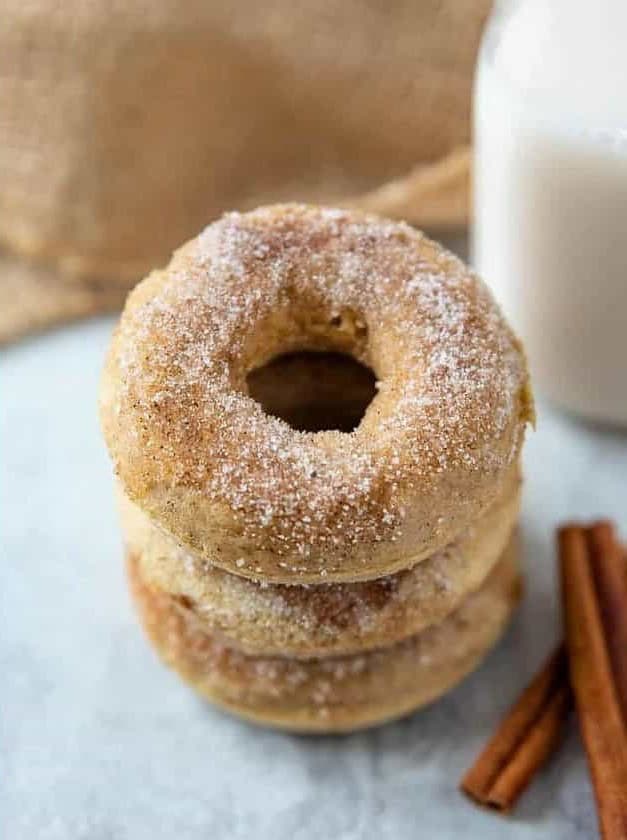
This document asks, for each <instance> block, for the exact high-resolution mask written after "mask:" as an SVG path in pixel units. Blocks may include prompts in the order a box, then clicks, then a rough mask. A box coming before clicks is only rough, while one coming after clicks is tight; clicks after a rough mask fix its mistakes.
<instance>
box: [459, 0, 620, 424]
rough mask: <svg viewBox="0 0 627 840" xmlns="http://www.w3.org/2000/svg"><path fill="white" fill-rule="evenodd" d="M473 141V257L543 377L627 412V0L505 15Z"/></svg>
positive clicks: (541, 381)
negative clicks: (626, 0)
mask: <svg viewBox="0 0 627 840" xmlns="http://www.w3.org/2000/svg"><path fill="white" fill-rule="evenodd" d="M474 145H475V162H474V235H473V261H474V263H475V265H476V268H477V270H478V271H479V273H480V274H481V275H482V276H483V278H484V279H485V280H486V281H487V282H488V283H489V284H490V285H491V286H492V287H493V289H494V291H495V293H496V296H497V298H499V300H500V302H501V304H502V306H503V307H504V309H505V312H506V314H507V315H508V316H509V318H510V319H511V321H512V322H513V324H514V325H515V327H517V329H518V330H519V332H520V334H521V335H522V337H523V339H524V341H525V346H526V348H527V351H528V353H529V357H530V363H531V369H532V376H533V379H534V381H535V384H536V386H537V388H538V390H539V391H541V392H544V393H545V394H546V395H547V396H549V397H550V398H552V399H553V400H555V401H556V402H558V403H560V404H562V405H563V406H565V407H567V408H569V409H570V410H572V411H574V412H577V413H578V414H581V415H583V416H586V417H588V418H591V419H595V420H601V421H604V422H610V423H615V424H621V425H627V2H625V0H604V2H596V3H595V2H583V0H577V2H572V0H571V2H565V0H530V2H522V3H517V4H513V5H510V6H509V7H505V10H504V11H501V13H500V14H496V15H495V16H494V18H493V21H492V23H491V25H490V27H489V28H488V30H487V32H486V35H485V37H484V43H483V46H482V49H481V54H480V58H479V64H478V70H477V76H476V82H475V101H474Z"/></svg>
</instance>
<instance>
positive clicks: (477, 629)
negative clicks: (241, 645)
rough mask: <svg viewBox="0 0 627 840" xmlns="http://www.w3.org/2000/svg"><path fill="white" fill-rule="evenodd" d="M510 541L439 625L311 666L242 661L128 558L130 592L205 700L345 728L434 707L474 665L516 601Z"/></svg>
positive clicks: (304, 726) (257, 716) (162, 650)
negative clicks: (148, 580)
mask: <svg viewBox="0 0 627 840" xmlns="http://www.w3.org/2000/svg"><path fill="white" fill-rule="evenodd" d="M517 554H518V547H517V541H516V539H513V540H512V541H511V542H510V544H509V545H508V547H507V549H506V550H505V552H504V553H503V555H502V557H501V559H500V560H499V562H498V563H497V565H496V567H495V568H494V569H493V571H492V572H491V573H490V575H489V576H488V578H487V579H486V581H485V582H484V584H483V585H482V587H481V588H480V589H478V590H477V591H476V592H474V593H473V594H472V595H470V596H469V597H468V598H466V600H465V601H463V603H462V604H461V605H460V606H459V607H458V608H457V610H455V612H453V613H451V614H450V615H449V616H447V618H445V619H444V620H443V621H442V622H440V623H439V624H436V625H433V626H431V627H429V628H427V629H426V630H424V631H423V632H421V633H419V634H418V635H417V636H413V637H412V638H410V639H407V640H406V641H404V642H400V643H398V644H395V645H392V646H391V647H388V648H383V649H380V650H375V651H371V652H368V653H364V654H353V655H351V656H341V657H329V658H323V659H311V660H304V661H303V660H293V659H287V658H281V657H276V656H272V657H263V656H248V655H246V654H244V653H241V652H239V651H236V650H233V649H232V648H229V647H227V646H225V645H224V644H223V642H222V641H220V640H218V639H216V638H214V637H212V636H211V635H209V634H207V633H206V631H204V630H203V628H202V627H201V626H200V624H199V622H198V619H196V618H195V616H194V614H193V613H191V612H189V611H186V610H185V609H184V608H182V607H181V606H180V604H179V603H178V602H177V601H176V600H175V599H174V598H173V597H172V596H170V595H168V594H167V593H166V592H164V591H162V590H159V589H156V588H154V587H153V586H150V585H148V584H147V583H145V582H144V581H143V580H142V578H141V576H140V573H139V563H138V558H137V556H136V555H128V556H127V568H128V576H129V582H130V588H131V592H132V594H133V597H134V600H135V603H136V605H137V608H138V611H139V615H140V618H141V621H142V624H143V626H144V628H145V630H146V633H147V634H148V637H149V638H150V640H151V641H152V643H153V645H154V646H155V648H156V649H157V651H158V653H159V655H160V657H161V658H162V659H163V661H164V662H165V663H166V664H168V665H170V666H171V667H172V668H174V669H175V670H176V671H177V672H178V673H179V674H180V675H181V676H182V677H183V678H184V679H185V680H186V681H187V682H189V683H190V684H191V685H192V686H193V687H194V688H195V689H196V690H197V691H198V692H200V694H202V695H203V696H204V697H206V698H207V699H209V700H210V701H212V702H213V703H215V704H217V705H218V706H220V707H222V708H223V709H226V710H228V711H229V712H232V713H234V714H236V715H239V716H240V717H243V718H246V719H248V720H250V721H253V722H255V723H260V724H264V725H267V726H274V727H279V728H281V729H289V730H293V731H300V732H349V731H351V730H354V729H361V728H364V727H368V726H374V725H376V724H380V723H383V722H385V721H387V720H391V719H394V718H398V717H402V716H403V715H406V714H408V713H409V712H412V711H414V710H415V709H418V708H420V707H421V706H424V705H426V704H427V703H430V702H431V701H432V700H435V699H436V698H437V697H439V696H440V695H442V694H444V693H445V692H446V691H448V690H449V689H451V688H452V687H453V686H454V685H456V684H457V683H458V682H459V681H460V680H461V679H463V677H465V676H466V675H467V674H468V673H470V671H472V670H473V669H474V668H476V667H477V665H478V664H479V663H480V662H481V660H482V659H483V658H484V656H485V655H486V654H487V653H488V651H489V650H490V648H491V647H492V646H493V645H494V644H495V643H496V641H497V640H498V639H499V637H500V636H501V634H502V633H503V631H504V629H505V627H506V625H507V623H508V621H509V619H510V617H511V615H512V612H513V610H514V608H515V606H516V604H517V602H518V600H519V598H520V594H521V590H522V585H521V578H520V574H519V571H518V557H517Z"/></svg>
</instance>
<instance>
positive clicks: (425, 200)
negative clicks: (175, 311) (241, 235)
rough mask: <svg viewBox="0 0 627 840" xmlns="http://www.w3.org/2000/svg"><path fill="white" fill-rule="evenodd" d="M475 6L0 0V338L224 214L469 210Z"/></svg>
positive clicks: (107, 305) (484, 1) (442, 224)
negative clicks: (283, 208)
mask: <svg viewBox="0 0 627 840" xmlns="http://www.w3.org/2000/svg"><path fill="white" fill-rule="evenodd" d="M489 6H490V0H388V2H384V0H378V1H377V0H299V1H298V2H288V0H239V2H237V3H227V2H223V0H187V2H185V3H179V2H175V0H126V2H124V3H122V2H114V0H66V2H64V3H53V2H52V0H31V2H28V3H24V2H23V0H5V3H4V7H3V24H2V27H0V102H2V108H1V109H0V243H1V245H2V252H1V253H0V340H1V341H5V342H6V341H8V340H11V339H14V338H17V337H19V336H20V335H23V334H25V333H27V332H29V331H32V330H33V329H40V328H42V327H45V326H49V325H51V324H54V323H58V322H60V321H63V320H67V319H69V318H74V317H78V316H85V315H89V314H93V313H96V312H101V311H105V310H110V309H114V308H116V307H118V306H120V304H121V302H122V300H123V298H124V295H125V293H126V291H127V289H128V288H129V287H130V286H131V285H132V284H133V283H134V282H136V281H137V280H138V279H139V278H140V277H141V276H142V275H143V274H144V273H145V272H146V271H148V270H149V269H150V268H151V267H153V266H155V265H159V264H161V263H163V262H164V261H165V260H167V258H168V255H169V254H170V252H171V251H172V249H173V248H175V247H176V246H177V245H178V244H180V243H181V242H183V241H184V240H186V239H188V238H189V237H190V236H192V235H194V234H195V233H197V232H198V231H199V230H200V229H201V228H202V227H203V226H204V225H205V224H207V222H209V221H210V220H211V219H212V218H214V217H215V216H217V215H218V214H219V213H221V212H222V211H224V210H225V209H231V208H238V209H245V208H247V207H252V206H254V205H257V204H261V203H267V202H271V201H277V200H291V199H295V200H312V201H321V202H328V203H333V204H344V205H352V206H361V207H364V208H367V209H370V210H373V211H377V212H381V213H384V214H387V215H390V216H394V217H399V218H406V219H407V220H409V221H410V222H412V223H414V224H416V225H418V226H420V227H424V228H427V229H430V230H436V229H442V228H451V227H457V226H460V225H463V224H464V223H465V222H466V219H467V213H468V184H469V168H468V148H467V144H468V140H469V106H470V87H471V81H472V69H473V65H474V60H475V56H476V51H477V46H478V41H479V36H480V31H481V27H482V25H483V22H484V20H485V17H486V15H487V12H488V9H489Z"/></svg>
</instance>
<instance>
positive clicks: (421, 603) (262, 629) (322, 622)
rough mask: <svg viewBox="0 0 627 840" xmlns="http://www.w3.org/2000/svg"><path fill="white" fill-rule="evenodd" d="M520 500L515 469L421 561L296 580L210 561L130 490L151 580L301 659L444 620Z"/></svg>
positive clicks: (195, 608)
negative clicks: (364, 574) (346, 579)
mask: <svg viewBox="0 0 627 840" xmlns="http://www.w3.org/2000/svg"><path fill="white" fill-rule="evenodd" d="M519 506H520V478H519V475H518V472H515V473H514V474H513V475H512V476H511V477H510V478H509V479H508V480H507V482H506V486H505V488H504V491H503V493H502V494H501V496H500V497H499V498H498V499H497V500H496V501H495V502H494V503H493V504H492V505H491V507H490V508H489V510H488V511H487V512H486V513H485V514H484V515H483V516H482V517H481V519H480V520H479V521H477V522H476V523H474V524H473V525H472V526H470V527H469V528H468V529H467V530H466V531H465V532H464V533H463V534H461V535H459V536H458V537H457V538H456V539H455V541H454V542H452V543H450V544H449V545H447V546H446V547H445V548H444V549H442V550H441V551H439V552H437V553H436V554H435V555H433V556H431V557H429V558H427V559H425V560H424V561H423V562H422V563H419V564H417V565H416V566H414V567H413V568H412V569H410V570H406V571H402V572H397V573H396V574H395V575H388V576H386V577H383V578H380V579H378V580H374V581H363V582H361V583H328V584H317V585H314V586H308V585H304V586H303V585H293V586H289V585H285V584H264V583H255V582H253V581H250V580H247V579H246V578H242V577H239V576H236V575H232V574H229V573H228V572H224V571H222V570H221V569H218V568H217V567H215V566H210V565H208V564H207V563H206V562H205V561H203V560H202V558H200V557H199V556H198V555H194V554H192V553H190V552H189V550H187V549H183V548H181V547H180V546H178V545H177V543H176V542H175V541H174V540H173V539H172V538H171V537H170V536H168V535H167V534H165V533H164V532H163V531H161V529H159V528H158V527H157V526H156V525H155V524H154V523H153V522H151V521H150V520H149V518H148V517H147V516H146V515H145V514H144V513H143V512H142V511H141V510H140V509H139V508H138V507H137V505H135V504H133V503H132V502H131V501H130V500H128V499H127V498H126V497H125V496H124V495H123V494H120V507H121V513H122V523H123V530H124V535H125V541H126V547H127V551H128V553H129V554H130V555H131V556H133V557H135V562H136V563H137V566H138V570H139V574H140V575H141V577H142V579H143V580H144V581H145V583H146V584H148V585H149V586H152V587H155V588H157V589H160V590H162V591H164V592H167V593H168V594H169V595H171V596H172V599H173V601H175V602H176V603H178V604H179V605H181V606H184V607H185V608H186V609H187V610H188V611H190V612H193V613H194V615H195V617H196V619H197V621H198V625H199V626H200V627H202V628H203V630H205V631H206V632H207V633H209V634H210V635H211V636H212V637H214V638H217V639H222V640H223V642H224V643H225V644H226V645H228V646H230V647H232V648H236V649H237V650H240V651H242V652H244V653H246V654H249V655H253V656H254V655H265V656H290V657H294V658H301V659H302V658H311V657H313V656H318V657H321V656H329V655H334V656H337V655H340V654H350V653H357V652H364V651H368V650H372V649H374V648H380V647H386V646H389V645H391V644H394V643H396V642H399V641H402V640H403V639H406V638H408V637H410V636H413V635H416V634H417V633H420V632H422V631H423V630H424V629H425V628H426V627H428V626H430V625H432V624H436V623H438V622H440V621H442V620H443V619H444V618H446V616H448V615H449V614H450V613H452V612H453V611H454V610H455V609H456V608H457V607H458V606H459V605H460V603H461V602H462V601H463V600H464V598H466V597H467V596H468V595H469V594H470V593H472V592H474V591H475V590H476V589H478V588H479V587H480V586H481V585H482V583H483V582H484V580H485V579H486V577H487V575H488V574H489V573H490V571H491V570H492V568H493V567H494V566H495V565H496V563H497V561H498V560H499V558H500V557H501V555H502V554H503V552H504V551H505V548H506V546H507V544H508V543H509V541H510V539H511V537H512V534H513V532H514V529H515V527H516V521H517V518H518V511H519Z"/></svg>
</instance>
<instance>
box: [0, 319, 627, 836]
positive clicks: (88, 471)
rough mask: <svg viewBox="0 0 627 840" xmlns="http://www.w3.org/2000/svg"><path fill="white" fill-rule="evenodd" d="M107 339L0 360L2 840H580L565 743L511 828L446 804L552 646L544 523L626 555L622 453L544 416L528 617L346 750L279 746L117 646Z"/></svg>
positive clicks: (554, 617) (130, 624)
mask: <svg viewBox="0 0 627 840" xmlns="http://www.w3.org/2000/svg"><path fill="white" fill-rule="evenodd" d="M110 329H111V321H109V320H100V321H95V322H91V323H87V324H82V325H79V326H75V327H72V328H68V329H66V330H63V331H59V332H56V333H52V334H50V335H47V336H44V337H41V338H37V339H34V340H29V341H25V342H23V343H21V344H19V345H17V346H15V347H13V348H10V349H8V350H6V351H4V354H3V361H2V374H1V376H2V379H1V382H2V384H1V387H2V402H1V416H0V420H1V428H0V442H1V444H0V445H1V446H2V487H1V493H2V496H1V499H0V504H1V508H0V511H1V512H0V516H1V529H2V530H1V540H2V573H1V579H0V599H1V604H0V666H1V670H0V673H1V674H2V681H1V686H2V688H1V690H0V738H1V744H0V779H1V781H0V837H1V838H2V840H26V838H28V840H40V839H41V840H126V838H129V840H144V838H146V840H160V839H161V838H163V840H172V838H175V837H176V838H177V840H200V838H212V840H237V839H238V838H242V840H243V838H246V840H249V838H256V839H257V840H265V838H267V839H268V840H283V838H285V840H309V839H310V838H317V839H318V840H328V838H333V839H334V840H349V838H350V839H351V840H352V839H353V838H354V839H355V840H356V839H357V838H365V839H366V840H367V838H373V840H374V838H376V840H385V838H390V840H404V838H412V840H415V838H429V839H430V840H431V838H439V840H447V838H459V837H477V838H483V839H484V840H490V838H502V837H504V836H507V837H508V838H550V839H551V840H561V838H563V839H564V840H566V838H568V840H573V838H588V837H594V836H596V827H595V817H594V808H593V804H592V799H591V792H590V785H589V782H588V779H587V774H586V770H585V765H584V760H583V757H582V752H581V748H580V746H579V743H578V737H577V734H576V732H575V729H574V727H571V732H570V735H569V736H568V739H567V742H566V744H565V748H564V749H562V750H561V752H560V754H559V756H558V757H557V759H556V760H555V761H553V763H552V764H551V766H550V768H549V769H548V770H547V772H545V774H544V777H543V779H542V782H541V784H536V785H534V786H533V788H532V789H531V790H530V791H529V792H528V794H527V795H526V796H525V798H524V800H523V801H522V803H521V806H520V808H519V809H518V811H517V812H516V815H515V816H514V817H513V818H511V819H510V820H509V821H508V822H503V821H502V819H500V818H499V817H496V816H494V815H491V814H487V813H483V812H481V811H479V810H477V809H475V808H474V807H472V806H471V805H470V804H468V803H467V802H466V801H465V800H464V799H463V798H462V797H461V796H460V795H459V794H458V793H457V790H456V782H457V780H458V778H459V777H460V774H461V773H462V771H463V770H464V768H465V767H466V766H467V765H468V763H469V762H470V761H471V759H472V758H473V756H474V755H475V753H476V752H477V749H478V748H479V746H480V745H481V744H482V743H483V742H484V740H485V738H486V735H487V734H488V733H489V732H490V730H491V729H492V727H493V726H494V724H495V722H496V721H497V719H498V718H499V716H500V714H501V712H502V711H503V710H504V709H505V708H506V706H507V705H508V704H509V703H510V701H511V700H512V699H513V698H514V696H515V695H516V694H517V693H518V691H519V690H520V689H521V687H522V686H523V684H524V683H525V682H526V680H527V679H528V677H529V676H530V675H531V673H532V672H533V671H534V669H535V668H536V666H537V665H538V663H539V662H540V661H541V660H542V659H543V657H544V655H545V654H546V652H547V651H548V650H549V649H550V648H551V646H552V644H553V641H554V640H555V638H556V636H557V633H558V632H559V630H558V625H559V616H558V609H557V602H556V593H555V564H554V553H553V545H552V528H553V526H554V525H555V523H556V522H557V521H558V520H560V519H562V518H564V517H573V516H594V515H596V514H600V513H602V514H606V515H611V516H614V517H616V519H617V520H619V522H621V526H622V528H623V532H624V533H625V534H627V508H626V506H625V498H626V496H627V492H626V491H627V437H624V436H621V435H618V434H615V433H603V432H600V431H594V430H592V429H590V428H589V427H585V426H583V425H580V424H578V423H576V422H574V421H572V420H569V419H566V418H564V417H562V416H560V415H558V414H555V413H553V412H552V411H550V410H548V409H546V408H544V407H542V408H541V410H540V416H539V424H538V431H537V432H536V433H535V434H532V435H530V437H529V443H528V447H527V452H526V472H527V484H526V492H525V503H524V517H523V529H524V537H525V544H526V568H527V576H528V594H527V598H526V600H525V602H524V606H523V608H522V609H521V610H520V612H519V615H518V617H517V619H516V621H515V623H514V625H513V627H512V628H511V630H510V632H509V633H508V635H507V638H506V639H505V641H504V642H503V643H502V644H501V645H500V647H499V648H498V650H497V651H495V652H494V653H493V654H492V655H491V656H490V658H489V660H488V661H487V662H486V663H485V665H484V666H483V667H482V668H481V669H480V670H479V671H478V672H477V673H475V674H474V675H473V676H471V677H470V678H469V679H468V680H466V682H465V683H464V684H463V685H462V686H461V687H459V688H458V689H457V690H456V691H454V692H453V693H452V694H450V695H449V696H448V697H446V698H445V699H443V700H442V701H440V702H438V703H437V704H435V705H434V706H432V707H431V708H429V709H427V710H425V711H423V712H420V713H418V714H416V715H414V716H413V717H411V718H409V719H408V720H405V721H403V722H401V723H397V724H393V725H389V726H386V727H383V728H381V729H379V730H375V731H371V732H368V733H365V734H360V735H355V736H350V737H343V738H321V739H313V738H302V737H294V736H288V735H281V734H276V733H273V732H270V731H264V730H261V729H255V728H252V727H251V726H247V725H245V724H243V723H240V722H239V721H237V720H233V719H231V718H229V717H227V716H225V715H223V714H221V713H219V712H217V711H214V710H213V709H211V708H210V707H208V706H206V705H204V704H203V703H201V702H200V701H199V700H198V699H197V698H196V697H195V696H194V695H193V694H192V693H191V692H190V691H189V690H188V689H187V688H186V687H185V686H184V685H182V684H181V683H180V682H179V680H178V679H177V678H176V677H175V676H174V675H173V674H171V673H170V672H169V671H167V670H166V669H164V668H163V667H162V666H161V665H160V664H159V663H158V662H157V660H156V658H155V656H154V655H153V653H152V651H151V650H150V649H149V648H148V646H147V645H146V643H145V642H144V639H143V638H142V636H141V633H140V631H139V628H138V627H137V625H136V622H135V619H134V617H133V615H132V612H131V608H130V604H129V599H128V597H127V594H126V590H125V585H124V579H123V573H122V562H121V545H120V538H119V534H118V528H117V523H116V517H115V513H114V509H113V503H112V498H111V479H110V472H109V464H108V460H107V457H106V455H105V452H104V447H103V444H102V442H101V439H100V435H99V430H98V423H97V417H96V391H97V382H98V375H99V369H100V366H101V361H102V356H103V352H104V348H105V346H106V344H107V340H108V336H109V332H110Z"/></svg>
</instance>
